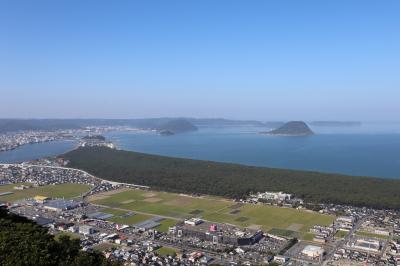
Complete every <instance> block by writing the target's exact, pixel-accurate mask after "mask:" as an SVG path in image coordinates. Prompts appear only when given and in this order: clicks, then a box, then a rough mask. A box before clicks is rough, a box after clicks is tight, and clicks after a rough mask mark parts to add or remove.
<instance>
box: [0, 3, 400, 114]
mask: <svg viewBox="0 0 400 266" xmlns="http://www.w3.org/2000/svg"><path fill="white" fill-rule="evenodd" d="M399 14H400V2H399V1H366V0H364V1H348V0H343V1H340V0H337V1H311V0H310V1H309V0H304V1H297V0H294V1H222V0H221V1H220V0H218V1H215V0H214V1H212V0H210V1H151V0H150V1H149V0H146V1H74V0H65V1H61V0H60V1H53V0H51V1H50V0H49V1H41V0H37V1H30V0H29V1H19V0H13V1H11V0H5V1H1V2H0V103H1V104H0V117H41V118H46V117H60V118H65V117H73V118H77V117H104V118H137V117H161V116H193V117H226V118H237V119H259V120H291V119H304V120H325V119H326V120H396V119H397V120H398V114H399V113H400V104H399V100H400V16H399Z"/></svg>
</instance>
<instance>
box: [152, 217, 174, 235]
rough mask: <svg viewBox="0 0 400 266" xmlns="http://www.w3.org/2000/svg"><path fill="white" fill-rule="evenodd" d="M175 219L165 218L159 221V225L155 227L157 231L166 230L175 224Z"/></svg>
mask: <svg viewBox="0 0 400 266" xmlns="http://www.w3.org/2000/svg"><path fill="white" fill-rule="evenodd" d="M176 223H177V221H176V220H172V219H165V220H163V221H161V222H160V225H159V226H157V227H156V228H154V229H156V230H157V231H159V232H168V229H169V228H170V227H172V226H174V225H176Z"/></svg>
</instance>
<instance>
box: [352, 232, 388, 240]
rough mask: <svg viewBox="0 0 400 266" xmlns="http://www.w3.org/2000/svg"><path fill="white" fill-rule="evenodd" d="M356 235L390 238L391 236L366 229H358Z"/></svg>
mask: <svg viewBox="0 0 400 266" xmlns="http://www.w3.org/2000/svg"><path fill="white" fill-rule="evenodd" d="M356 235H358V236H365V237H371V238H380V239H389V236H385V235H380V234H374V233H370V232H365V231H357V232H356Z"/></svg>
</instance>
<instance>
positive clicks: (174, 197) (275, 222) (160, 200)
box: [94, 189, 333, 235]
mask: <svg viewBox="0 0 400 266" xmlns="http://www.w3.org/2000/svg"><path fill="white" fill-rule="evenodd" d="M94 203H96V204H101V205H105V206H109V207H111V208H113V207H114V208H121V209H126V210H131V211H139V212H144V213H147V214H149V215H161V216H167V217H173V218H175V219H186V218H189V217H200V218H203V219H206V220H209V221H214V222H221V223H231V224H235V225H237V226H242V227H247V226H251V227H253V228H261V229H263V230H265V231H269V230H271V229H273V228H274V229H280V230H288V231H293V230H294V231H296V232H298V234H296V235H305V233H307V232H308V231H309V229H310V227H311V226H313V225H315V224H319V225H328V224H330V223H332V221H333V217H332V216H328V215H322V214H319V213H316V212H309V211H304V210H296V209H290V208H279V207H274V206H268V205H250V204H238V203H235V202H233V201H230V200H227V199H223V198H220V197H209V196H206V197H189V196H185V195H181V194H174V193H167V192H156V191H147V190H139V189H132V190H128V191H124V192H121V193H117V194H113V195H109V196H107V197H106V198H103V199H100V200H96V201H94ZM105 212H107V211H105ZM135 216H136V215H135ZM133 217H134V216H133ZM133 217H132V218H131V217H128V218H118V217H115V218H112V219H111V220H113V221H115V222H124V223H125V224H132V221H131V220H130V219H136V218H133ZM139 217H140V216H139ZM168 220H169V219H167V221H168ZM171 220H173V219H171ZM170 223H172V222H169V223H168V225H163V224H162V225H161V226H160V227H159V228H161V229H160V230H167V229H168V227H169V226H171V225H170ZM293 228H295V229H293Z"/></svg>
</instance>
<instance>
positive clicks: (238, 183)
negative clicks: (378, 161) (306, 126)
mask: <svg viewBox="0 0 400 266" xmlns="http://www.w3.org/2000/svg"><path fill="white" fill-rule="evenodd" d="M62 157H64V158H65V159H68V160H69V166H70V167H74V168H79V169H83V170H85V171H88V172H89V173H91V174H93V175H95V176H98V177H100V178H104V179H108V180H113V181H118V182H126V183H133V184H138V185H146V186H150V187H151V188H152V189H158V190H164V191H170V192H179V193H190V194H210V195H218V196H224V197H229V198H234V199H236V198H242V197H244V196H246V195H248V194H249V193H250V192H257V191H260V192H263V191H284V192H287V193H292V194H294V195H295V196H297V197H299V198H302V199H304V200H305V201H307V202H310V203H335V204H349V205H354V206H367V207H375V208H399V207H400V180H393V179H382V178H372V177H356V176H347V175H341V174H327V173H320V172H310V171H296V170H286V169H276V168H264V167H252V166H244V165H238V164H229V163H218V162H211V161H201V160H191V159H180V158H171V157H165V156H157V155H149V154H143V153H137V152H130V151H122V150H112V149H109V148H104V147H86V148H79V149H76V150H73V151H71V152H69V153H66V154H64V155H62Z"/></svg>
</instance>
